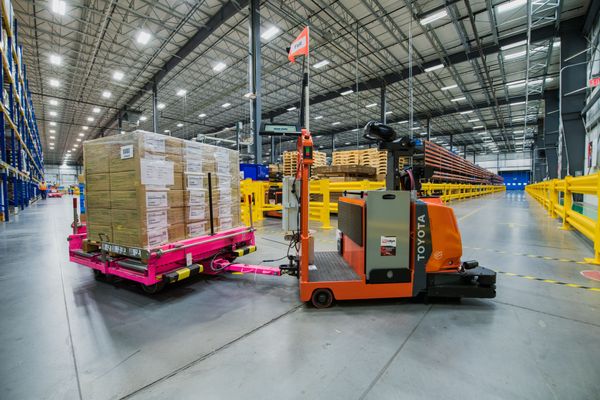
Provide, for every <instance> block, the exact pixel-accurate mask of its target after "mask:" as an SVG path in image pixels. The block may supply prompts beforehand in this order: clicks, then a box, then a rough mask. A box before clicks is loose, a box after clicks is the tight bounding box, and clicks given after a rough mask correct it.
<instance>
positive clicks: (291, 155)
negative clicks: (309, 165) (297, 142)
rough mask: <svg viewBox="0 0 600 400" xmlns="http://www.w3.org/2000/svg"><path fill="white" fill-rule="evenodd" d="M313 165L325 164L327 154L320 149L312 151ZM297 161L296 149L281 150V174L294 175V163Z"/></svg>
mask: <svg viewBox="0 0 600 400" xmlns="http://www.w3.org/2000/svg"><path fill="white" fill-rule="evenodd" d="M313 159H314V164H313V168H314V167H323V166H325V165H327V155H326V154H325V153H323V152H321V151H314V152H313ZM297 162H298V152H297V151H284V152H283V175H284V176H294V175H296V164H297Z"/></svg>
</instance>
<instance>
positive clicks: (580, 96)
mask: <svg viewBox="0 0 600 400" xmlns="http://www.w3.org/2000/svg"><path fill="white" fill-rule="evenodd" d="M560 43H561V45H560V47H561V50H560V58H561V59H560V82H559V88H560V100H559V108H560V122H561V124H560V125H561V129H560V131H559V137H562V138H563V140H562V141H561V143H559V144H560V145H561V146H564V147H563V148H562V149H559V161H560V164H561V165H560V166H559V167H560V171H561V172H560V173H561V176H560V177H564V176H566V175H571V176H577V175H582V174H583V173H584V164H585V126H584V124H583V119H582V118H581V111H582V110H583V107H584V106H585V96H586V89H585V88H586V87H587V80H586V76H587V74H586V67H587V62H586V57H587V51H586V48H587V42H586V39H585V37H584V36H583V34H582V32H581V26H578V25H575V24H569V25H565V26H561V32H560Z"/></svg>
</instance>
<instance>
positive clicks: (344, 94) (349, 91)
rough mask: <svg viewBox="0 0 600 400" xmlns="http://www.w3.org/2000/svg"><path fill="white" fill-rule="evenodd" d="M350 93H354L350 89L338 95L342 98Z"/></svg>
mask: <svg viewBox="0 0 600 400" xmlns="http://www.w3.org/2000/svg"><path fill="white" fill-rule="evenodd" d="M350 93H354V90H352V89H349V90H345V91H343V92H341V93H340V94H341V95H342V96H346V95H348V94H350Z"/></svg>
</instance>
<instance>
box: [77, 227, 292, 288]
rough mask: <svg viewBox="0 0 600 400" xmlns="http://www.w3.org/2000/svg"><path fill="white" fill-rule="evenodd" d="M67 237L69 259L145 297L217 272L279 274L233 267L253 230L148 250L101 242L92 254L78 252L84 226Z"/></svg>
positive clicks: (250, 244) (250, 243)
mask: <svg viewBox="0 0 600 400" xmlns="http://www.w3.org/2000/svg"><path fill="white" fill-rule="evenodd" d="M75 226H76V228H75V229H74V230H75V231H76V232H74V233H73V234H71V235H69V237H68V239H67V240H68V241H69V260H70V261H72V262H74V263H77V264H80V265H83V266H85V267H88V268H92V269H93V271H94V274H95V276H96V278H97V279H110V278H112V277H113V276H118V277H120V278H123V279H128V280H131V281H135V282H139V283H140V284H141V286H142V288H143V289H144V291H145V292H147V293H156V292H158V291H160V290H161V289H162V288H163V287H164V286H165V285H166V284H167V283H173V282H177V281H180V280H183V279H186V278H189V277H191V276H194V275H197V274H200V273H204V274H211V275H215V274H219V273H223V272H239V273H254V274H262V275H281V271H280V270H279V268H278V267H268V266H260V265H247V264H240V263H234V260H235V259H236V258H237V257H239V256H243V255H246V254H249V253H251V252H254V251H256V244H255V240H254V229H253V228H249V227H239V228H233V229H229V230H226V231H222V232H219V233H216V234H214V235H207V236H199V237H195V238H190V239H185V240H181V241H178V242H173V243H169V244H165V245H163V246H160V247H156V248H152V249H142V248H136V247H127V246H120V245H117V244H113V243H108V242H102V243H100V245H99V246H98V248H97V249H95V250H93V251H87V252H86V251H84V250H83V241H84V239H86V237H87V233H86V229H85V225H79V224H77V225H75Z"/></svg>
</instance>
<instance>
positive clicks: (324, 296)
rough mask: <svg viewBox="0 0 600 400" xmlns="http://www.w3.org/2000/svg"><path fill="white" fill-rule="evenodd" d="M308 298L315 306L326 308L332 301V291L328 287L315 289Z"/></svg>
mask: <svg viewBox="0 0 600 400" xmlns="http://www.w3.org/2000/svg"><path fill="white" fill-rule="evenodd" d="M310 300H311V303H312V305H313V306H315V308H327V307H330V306H331V304H332V303H333V293H331V290H329V289H317V290H315V291H314V292H313V294H312V297H311V299H310Z"/></svg>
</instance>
